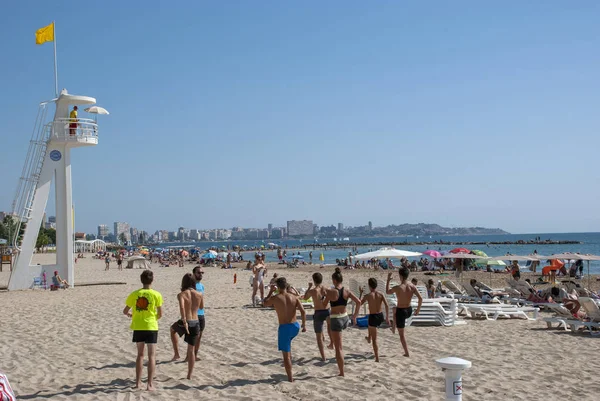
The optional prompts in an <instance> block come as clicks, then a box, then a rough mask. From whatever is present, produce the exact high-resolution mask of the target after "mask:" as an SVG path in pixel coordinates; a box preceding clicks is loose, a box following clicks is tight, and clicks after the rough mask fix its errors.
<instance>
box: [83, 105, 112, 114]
mask: <svg viewBox="0 0 600 401" xmlns="http://www.w3.org/2000/svg"><path fill="white" fill-rule="evenodd" d="M83 111H85V112H88V113H92V114H105V115H107V114H110V113H109V112H108V110H106V109H105V108H104V107H100V106H92V107H88V108H87V109H83Z"/></svg>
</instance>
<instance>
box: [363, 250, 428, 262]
mask: <svg viewBox="0 0 600 401" xmlns="http://www.w3.org/2000/svg"><path fill="white" fill-rule="evenodd" d="M421 255H423V254H422V253H420V252H411V251H404V250H402V249H395V248H381V249H379V250H377V251H372V252H367V253H362V254H360V255H356V256H353V258H355V259H357V260H370V259H374V258H377V259H382V258H396V259H401V258H410V257H415V256H421Z"/></svg>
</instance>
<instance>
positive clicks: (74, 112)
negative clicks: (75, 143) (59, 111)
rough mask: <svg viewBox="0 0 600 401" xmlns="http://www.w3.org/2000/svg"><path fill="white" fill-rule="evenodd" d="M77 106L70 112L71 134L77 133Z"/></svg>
mask: <svg viewBox="0 0 600 401" xmlns="http://www.w3.org/2000/svg"><path fill="white" fill-rule="evenodd" d="M77 121H78V120H77V106H73V110H71V113H69V133H70V134H71V136H74V135H76V134H77Z"/></svg>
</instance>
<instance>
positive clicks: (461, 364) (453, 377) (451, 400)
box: [435, 357, 471, 401]
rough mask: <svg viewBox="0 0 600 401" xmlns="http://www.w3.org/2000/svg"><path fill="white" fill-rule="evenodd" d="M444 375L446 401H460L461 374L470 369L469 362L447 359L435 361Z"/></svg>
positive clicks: (461, 389) (461, 391) (461, 390)
mask: <svg viewBox="0 0 600 401" xmlns="http://www.w3.org/2000/svg"><path fill="white" fill-rule="evenodd" d="M435 364H436V365H437V366H438V367H440V368H442V371H443V372H444V373H445V374H446V398H445V400H446V401H462V393H463V384H462V372H463V370H465V369H469V368H470V367H471V362H470V361H466V360H464V359H460V358H455V357H448V358H442V359H438V360H437V361H435Z"/></svg>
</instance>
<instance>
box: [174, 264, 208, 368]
mask: <svg viewBox="0 0 600 401" xmlns="http://www.w3.org/2000/svg"><path fill="white" fill-rule="evenodd" d="M177 300H178V301H179V313H180V316H181V319H179V320H178V321H177V322H175V323H174V324H173V326H171V339H173V338H174V341H173V348H175V350H177V337H175V336H173V331H175V332H176V333H177V334H179V335H180V336H181V335H184V338H183V340H184V341H185V342H186V343H187V345H188V346H187V358H186V360H187V363H188V374H187V378H188V379H191V378H192V372H193V370H194V364H195V362H196V358H195V355H194V348H195V346H196V339H197V338H198V336H199V335H200V321H199V319H198V310H200V309H203V308H204V299H203V297H202V294H201V293H199V292H198V291H196V279H195V278H194V276H193V275H192V273H187V274H186V275H184V276H183V279H182V280H181V292H180V293H179V294H178V295H177ZM174 327H175V329H174Z"/></svg>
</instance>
